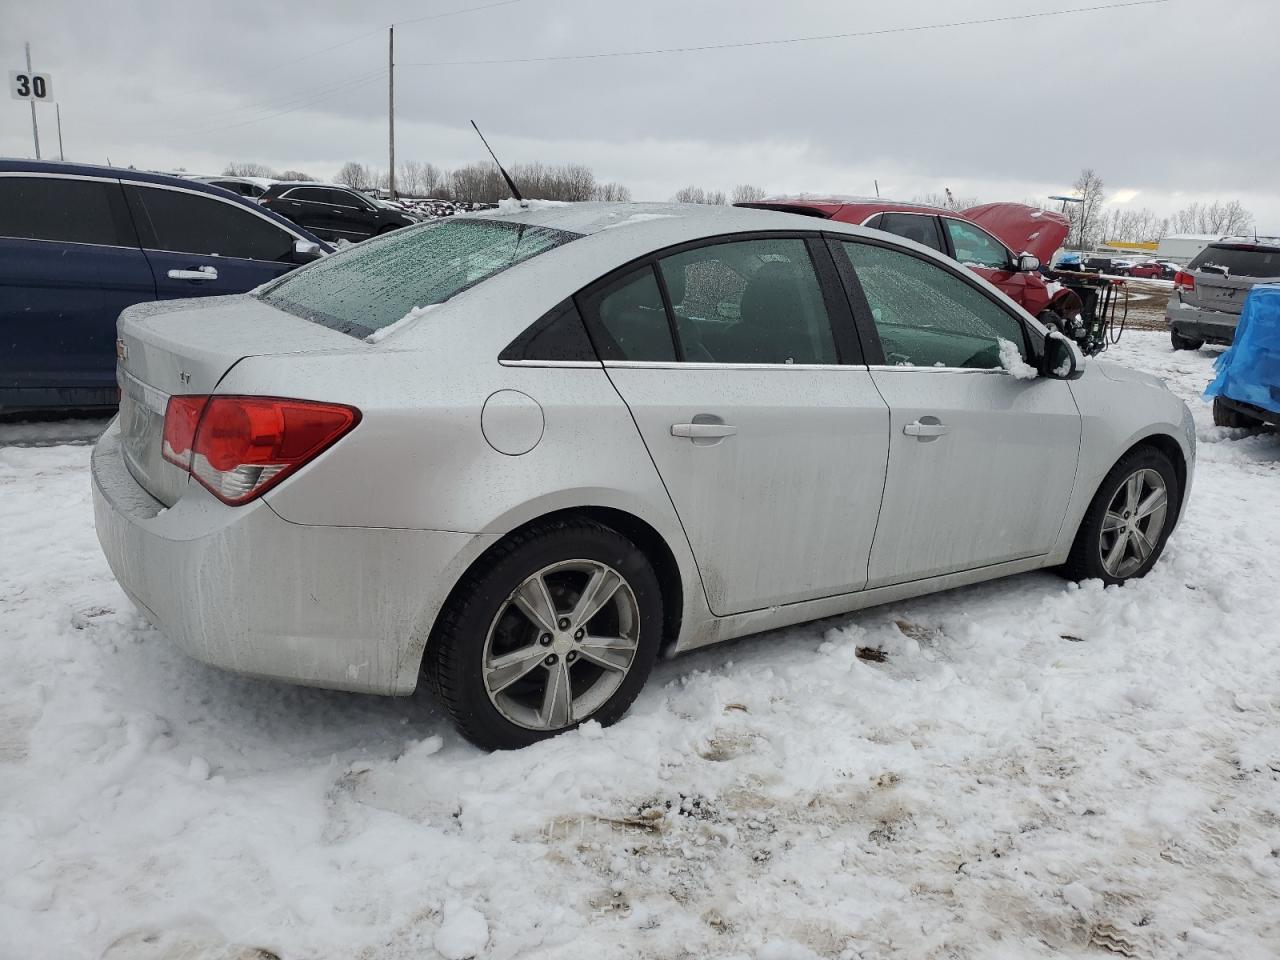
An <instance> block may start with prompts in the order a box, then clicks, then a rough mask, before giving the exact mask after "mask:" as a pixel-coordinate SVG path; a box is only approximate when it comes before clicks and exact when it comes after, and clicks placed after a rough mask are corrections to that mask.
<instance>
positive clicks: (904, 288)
mask: <svg viewBox="0 0 1280 960" xmlns="http://www.w3.org/2000/svg"><path fill="white" fill-rule="evenodd" d="M844 248H845V250H846V252H847V253H848V254H849V259H850V260H851V261H852V263H853V268H854V270H855V271H856V272H857V276H858V281H859V283H860V284H861V285H862V290H863V293H865V294H866V298H867V304H868V306H870V308H871V315H872V319H873V320H874V322H875V326H876V332H877V333H878V334H879V335H880V342H881V344H882V346H883V347H884V354H885V362H886V363H890V364H894V365H897V366H916V367H970V368H978V369H990V368H993V367H998V366H1000V341H1001V340H1008V341H1009V342H1011V343H1013V344H1014V345H1015V346H1016V347H1017V348H1018V351H1019V353H1021V354H1022V355H1023V359H1026V347H1025V338H1024V336H1023V332H1022V325H1021V324H1020V323H1019V322H1018V321H1017V320H1016V319H1015V318H1014V317H1012V316H1010V315H1009V314H1008V313H1006V312H1005V311H1004V310H1003V309H1002V308H1001V307H999V306H998V305H997V304H996V303H994V302H993V301H992V300H989V299H988V298H987V297H986V296H985V295H984V294H983V293H982V292H981V291H979V290H978V289H976V288H975V287H973V286H971V285H970V284H969V283H967V282H966V281H964V280H961V279H960V278H959V277H957V276H956V275H955V274H952V273H950V272H948V271H947V270H944V269H943V268H942V267H940V266H938V265H936V264H933V263H930V262H928V261H927V260H924V259H922V258H920V257H913V256H911V255H910V254H907V253H902V252H900V251H897V250H888V249H885V248H884V247H877V246H872V245H871V244H865V243H851V242H845V243H844Z"/></svg>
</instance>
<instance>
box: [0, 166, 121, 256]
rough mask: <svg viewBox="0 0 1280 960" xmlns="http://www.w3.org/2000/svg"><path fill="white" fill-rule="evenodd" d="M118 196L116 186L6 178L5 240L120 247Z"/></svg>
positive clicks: (2, 189)
mask: <svg viewBox="0 0 1280 960" xmlns="http://www.w3.org/2000/svg"><path fill="white" fill-rule="evenodd" d="M113 194H114V195H115V196H117V197H118V196H119V194H120V185H119V184H118V183H116V182H115V181H110V182H105V181H101V180H63V179H59V178H52V177H50V178H45V177H4V176H0V237H18V238H20V239H24V240H61V241H63V242H65V243H97V244H105V245H109V246H114V245H118V244H120V243H121V240H120V238H119V236H118V233H117V231H116V225H115V224H116V221H115V218H114V217H113V216H112V203H111V198H112V195H113ZM127 245H129V246H132V242H129V243H128V244H127Z"/></svg>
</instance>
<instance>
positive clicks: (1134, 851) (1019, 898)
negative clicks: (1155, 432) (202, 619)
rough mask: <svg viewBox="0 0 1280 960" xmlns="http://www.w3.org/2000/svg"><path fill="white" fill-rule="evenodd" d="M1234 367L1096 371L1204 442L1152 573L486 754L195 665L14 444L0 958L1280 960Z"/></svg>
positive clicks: (1260, 630) (1271, 620)
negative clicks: (1212, 393)
mask: <svg viewBox="0 0 1280 960" xmlns="http://www.w3.org/2000/svg"><path fill="white" fill-rule="evenodd" d="M1215 355H1216V352H1215V351H1212V350H1207V349H1206V350H1203V351H1200V352H1198V353H1185V352H1184V353H1175V352H1173V351H1172V350H1171V349H1170V347H1169V341H1168V338H1167V335H1166V334H1162V333H1135V332H1133V331H1129V332H1127V333H1126V334H1125V337H1124V339H1123V340H1122V341H1121V343H1120V344H1119V345H1118V346H1117V347H1114V348H1112V349H1111V350H1110V351H1108V356H1110V357H1112V358H1113V359H1118V360H1120V361H1121V362H1124V363H1129V364H1131V365H1133V366H1137V367H1140V368H1142V369H1145V370H1149V371H1152V372H1154V373H1156V374H1159V375H1160V376H1163V377H1165V378H1167V379H1168V380H1169V382H1170V384H1171V386H1172V388H1173V389H1174V391H1175V392H1176V393H1178V394H1179V395H1181V396H1182V397H1183V398H1185V399H1187V400H1188V401H1189V402H1190V403H1191V405H1192V407H1193V409H1194V412H1195V417H1196V421H1197V425H1198V430H1199V439H1200V464H1199V468H1198V471H1197V475H1196V479H1195V487H1194V490H1193V491H1192V495H1191V500H1190V504H1189V507H1188V510H1187V515H1186V518H1185V520H1184V521H1183V523H1182V525H1181V526H1180V527H1179V529H1178V531H1177V533H1176V534H1175V535H1174V537H1173V539H1172V541H1171V542H1170V544H1169V547H1168V549H1167V551H1166V552H1165V555H1164V558H1163V559H1162V560H1161V562H1160V564H1159V565H1158V566H1157V567H1156V569H1155V570H1154V571H1153V573H1152V574H1151V575H1150V576H1148V577H1147V578H1146V579H1144V580H1141V581H1137V582H1134V583H1132V584H1130V585H1129V586H1126V587H1124V588H1108V589H1103V587H1102V586H1101V584H1099V583H1097V582H1092V583H1085V584H1083V585H1081V586H1078V587H1077V586H1074V585H1072V584H1069V583H1067V582H1065V581H1063V580H1061V579H1059V578H1058V577H1056V576H1054V575H1053V574H1051V573H1047V572H1046V573H1033V574H1026V575H1023V576H1019V577H1014V578H1012V579H1007V580H1001V581H996V582H993V583H988V584H983V585H981V586H976V587H971V588H967V589H962V590H953V591H950V592H948V593H945V594H941V595H938V596H934V597H928V598H924V599H920V600H913V601H909V602H902V603H896V604H893V605H890V606H887V607H883V608H879V609H874V610H867V611H863V612H861V613H858V614H854V615H850V616H843V617H834V618H830V619H828V620H825V621H822V622H820V623H816V624H810V625H807V626H802V627H796V628H792V629H788V630H781V631H775V632H772V633H768V634H765V635H762V636H758V637H752V638H748V639H745V640H741V641H737V642H734V643H731V644H726V645H722V646H719V647H711V648H708V649H706V650H701V651H698V652H695V653H692V654H688V655H686V656H683V657H679V658H676V659H673V660H670V661H664V662H662V663H660V664H659V665H658V667H657V668H656V670H655V671H654V674H653V676H652V677H651V678H650V681H649V684H648V686H647V687H646V689H645V690H644V691H643V692H642V693H641V695H640V698H639V700H638V701H637V702H636V705H635V707H634V708H633V709H632V710H631V712H630V714H629V715H628V716H626V717H625V718H624V719H623V720H622V721H621V722H620V723H618V724H616V725H615V726H613V727H609V728H607V729H601V728H600V727H599V726H598V725H595V724H592V725H589V726H588V727H585V728H584V729H583V730H581V731H579V732H577V733H570V734H566V735H564V736H561V737H558V738H556V739H554V740H551V741H548V742H545V743H542V744H539V745H537V746H535V747H532V748H530V749H527V750H521V751H516V752H510V753H495V754H484V753H481V752H479V751H477V750H475V749H474V748H472V747H471V746H469V745H468V744H467V743H465V742H464V741H462V740H461V739H460V738H459V737H458V736H457V735H456V734H455V733H454V732H453V730H452V729H451V727H450V725H449V723H448V721H447V719H446V718H445V717H444V716H443V714H442V711H441V709H440V707H439V705H438V703H437V702H436V701H435V699H434V698H433V697H432V695H431V694H430V693H428V692H427V691H426V690H421V691H419V692H418V693H417V694H416V695H414V696H412V697H409V698H404V699H391V698H378V697H371V696H359V695H354V694H345V693H334V692H329V691H324V690H311V689H305V688H301V687H291V686H287V685H284V684H279V683H269V682H264V681H258V680H252V679H248V678H244V677H237V676H233V675H231V674H227V673H223V672H220V671H218V670H214V669H212V668H209V667H204V666H202V665H200V664H198V663H195V662H194V661H192V660H189V659H187V658H186V657H185V656H183V655H182V654H181V653H179V652H178V651H177V650H175V649H174V647H173V646H172V645H171V644H170V643H169V642H168V641H167V640H166V639H165V638H164V637H163V636H161V635H160V634H159V633H158V632H157V631H155V630H154V629H152V628H151V627H149V626H148V625H147V624H146V622H145V621H144V620H143V619H142V618H141V617H140V616H139V615H138V613H137V612H136V611H135V610H134V608H133V606H132V605H131V604H130V602H129V601H128V599H127V598H126V597H125V595H124V594H123V593H122V592H121V590H120V588H119V586H117V584H116V583H115V581H114V579H113V578H112V576H111V573H110V571H109V570H108V569H107V566H106V563H105V561H104V560H103V558H102V555H101V552H100V550H99V548H98V544H97V538H96V536H95V534H94V528H93V515H92V505H91V496H90V492H89V474H88V466H89V452H90V448H89V447H88V446H87V445H85V444H83V443H82V444H79V445H77V444H75V443H73V442H69V441H71V440H72V439H73V438H74V436H75V435H77V434H76V433H75V432H74V431H73V430H72V429H71V428H69V427H63V426H60V425H54V426H51V427H49V428H48V431H47V436H46V435H45V434H43V433H42V430H43V428H42V427H41V426H39V425H37V426H34V427H33V426H26V425H24V426H21V427H9V426H5V425H0V489H3V496H0V864H3V869H0V957H3V958H4V960H9V958H15V960H17V958H35V957H39V958H50V960H54V958H56V960H175V958H182V960H228V958H232V957H234V958H239V960H243V958H258V960H262V958H264V957H270V956H271V955H275V956H278V957H281V958H284V960H350V958H354V957H359V958H365V960H433V958H439V957H448V956H466V955H467V952H468V951H471V950H476V951H478V952H477V953H476V954H475V956H478V957H485V958H498V960H516V958H526V957H536V958H537V960H581V958H615V957H620V958H629V960H641V958H647V960H667V958H673V960H674V958H684V957H688V958H693V957H707V958H714V960H727V958H730V957H735V958H745V960H783V958H785V960H799V958H805V960H813V958H814V957H820V958H823V960H835V958H843V960H872V958H875V960H889V958H901V960H950V958H959V957H964V958H973V960H978V958H983V960H985V958H1017V960H1031V958H1045V960H1047V958H1054V960H1060V958H1069V960H1088V958H1101V957H1107V956H1112V957H1114V956H1128V957H1137V958H1143V960H1221V958H1230V960H1275V958H1276V957H1277V956H1280V910H1277V907H1276V904H1277V903H1280V627H1278V626H1277V625H1278V624H1280V590H1277V588H1276V582H1277V573H1278V572H1280V436H1277V435H1276V434H1274V433H1265V432H1263V433H1251V432H1246V431H1242V430H1229V429H1225V428H1221V427H1215V426H1213V423H1212V418H1211V415H1210V409H1209V406H1208V404H1206V403H1205V402H1204V401H1203V400H1202V399H1200V394H1201V392H1202V391H1203V389H1204V386H1205V384H1207V383H1208V382H1209V380H1210V379H1211V378H1212V376H1213V370H1212V361H1213V358H1214V356H1215ZM101 427H102V424H101V422H98V423H93V424H88V425H85V424H81V429H80V430H79V433H78V435H79V436H81V437H84V438H86V439H87V438H89V437H90V436H92V435H93V433H95V432H96V431H98V430H100V429H101ZM14 442H18V443H24V444H31V443H48V444H51V445H48V446H29V445H28V446H14V445H8V446H5V445H3V444H5V443H10V444H12V443H14ZM1035 495H1036V493H1035V491H1028V496H1029V497H1034V496H1035ZM1085 894H1088V896H1086V895H1085Z"/></svg>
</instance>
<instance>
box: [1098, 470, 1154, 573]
mask: <svg viewBox="0 0 1280 960" xmlns="http://www.w3.org/2000/svg"><path fill="white" fill-rule="evenodd" d="M1168 515H1169V489H1168V487H1167V486H1166V485H1165V482H1164V478H1163V477H1162V476H1160V474H1159V473H1158V472H1156V471H1155V470H1151V469H1149V468H1143V469H1141V470H1137V471H1135V472H1133V473H1131V474H1130V475H1129V476H1128V478H1127V479H1126V480H1125V481H1124V482H1123V483H1121V484H1120V487H1119V489H1117V490H1116V492H1115V495H1114V496H1113V497H1112V498H1111V502H1110V503H1109V504H1108V505H1107V512H1106V514H1105V515H1104V516H1103V519H1102V535H1101V536H1100V537H1099V538H1098V549H1099V552H1100V555H1101V557H1102V566H1103V568H1104V569H1105V570H1106V571H1107V573H1109V574H1111V576H1113V577H1115V578H1116V579H1117V580H1124V579H1126V578H1127V577H1131V576H1133V575H1134V574H1135V573H1136V572H1137V571H1138V570H1140V569H1141V568H1142V566H1143V565H1144V564H1145V563H1146V562H1147V560H1148V558H1149V557H1150V556H1151V554H1152V553H1153V552H1154V551H1155V549H1156V547H1157V546H1158V545H1159V543H1160V535H1161V534H1162V533H1163V532H1164V526H1165V522H1166V520H1167V519H1168Z"/></svg>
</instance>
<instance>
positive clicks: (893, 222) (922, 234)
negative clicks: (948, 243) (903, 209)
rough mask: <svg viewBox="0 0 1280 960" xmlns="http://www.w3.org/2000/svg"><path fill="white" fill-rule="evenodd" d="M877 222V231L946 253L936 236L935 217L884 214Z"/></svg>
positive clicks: (914, 214) (910, 214)
mask: <svg viewBox="0 0 1280 960" xmlns="http://www.w3.org/2000/svg"><path fill="white" fill-rule="evenodd" d="M879 221H880V222H879V223H877V224H876V229H877V230H883V231H885V232H886V233H892V234H896V235H897V236H899V237H906V238H907V239H908V240H914V241H915V242H916V243H923V244H924V245H925V246H926V247H931V248H933V249H934V250H937V251H938V252H939V253H946V248H945V247H944V246H943V245H942V237H940V236H939V235H938V220H937V218H936V217H927V216H922V215H921V214H918V213H885V214H881V215H880V217H879Z"/></svg>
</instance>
